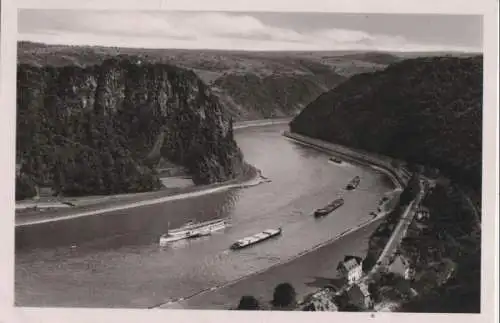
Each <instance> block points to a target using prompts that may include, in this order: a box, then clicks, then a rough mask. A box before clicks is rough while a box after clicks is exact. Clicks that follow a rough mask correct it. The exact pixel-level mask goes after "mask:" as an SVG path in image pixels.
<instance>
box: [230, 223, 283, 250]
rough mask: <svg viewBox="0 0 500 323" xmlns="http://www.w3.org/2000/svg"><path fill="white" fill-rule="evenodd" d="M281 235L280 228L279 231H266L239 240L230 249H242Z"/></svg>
mask: <svg viewBox="0 0 500 323" xmlns="http://www.w3.org/2000/svg"><path fill="white" fill-rule="evenodd" d="M279 235H281V228H279V229H268V230H265V231H262V232H260V233H257V234H254V235H253V236H250V237H246V238H243V239H240V240H238V241H236V242H235V243H233V244H232V245H231V249H233V250H236V249H243V248H246V247H249V246H251V245H254V244H256V243H259V242H262V241H265V240H267V239H271V238H273V237H276V236H279Z"/></svg>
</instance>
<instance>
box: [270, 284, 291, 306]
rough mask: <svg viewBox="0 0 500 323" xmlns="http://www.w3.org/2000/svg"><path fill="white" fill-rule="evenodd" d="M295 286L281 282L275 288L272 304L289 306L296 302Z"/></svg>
mask: <svg viewBox="0 0 500 323" xmlns="http://www.w3.org/2000/svg"><path fill="white" fill-rule="evenodd" d="M296 296H297V294H296V292H295V288H293V286H292V285H291V284H289V283H281V284H279V285H278V286H276V288H275V289H274V294H273V300H272V302H271V303H272V304H273V306H275V307H288V306H291V305H292V304H295V302H296Z"/></svg>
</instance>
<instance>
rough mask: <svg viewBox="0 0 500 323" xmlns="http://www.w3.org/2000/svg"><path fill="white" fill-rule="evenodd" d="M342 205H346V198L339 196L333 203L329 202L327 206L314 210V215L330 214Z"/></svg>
mask: <svg viewBox="0 0 500 323" xmlns="http://www.w3.org/2000/svg"><path fill="white" fill-rule="evenodd" d="M342 205H344V199H343V198H338V199H336V200H335V201H333V202H332V203H330V204H328V205H327V206H325V207H323V208H321V209H317V210H316V211H314V216H315V217H317V218H318V217H322V216H327V215H328V214H330V213H332V212H333V211H335V210H336V209H338V208H339V207H341V206H342Z"/></svg>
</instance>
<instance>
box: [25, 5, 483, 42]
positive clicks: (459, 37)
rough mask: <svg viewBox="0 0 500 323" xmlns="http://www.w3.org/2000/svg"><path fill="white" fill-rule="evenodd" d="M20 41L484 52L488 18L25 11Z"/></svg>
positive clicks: (335, 14)
mask: <svg viewBox="0 0 500 323" xmlns="http://www.w3.org/2000/svg"><path fill="white" fill-rule="evenodd" d="M18 40H28V41H35V42H43V43H47V44H68V45H99V46H116V47H139V48H183V49H226V50H300V51H302V50H303V51H314V50H387V51H467V52H481V51H482V18H481V16H473V15H470V16H468V15H429V14H426V15H416V14H366V15H363V14H340V13H265V12H261V13H259V12H247V13H245V12H208V11H205V12H194V11H187V12H186V11H182V12H181V11H116V10H100V11H98V10H54V9H23V10H20V11H19V16H18Z"/></svg>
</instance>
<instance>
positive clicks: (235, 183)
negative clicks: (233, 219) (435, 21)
mask: <svg viewBox="0 0 500 323" xmlns="http://www.w3.org/2000/svg"><path fill="white" fill-rule="evenodd" d="M250 167H252V171H251V173H250V174H248V175H252V176H249V178H246V176H245V175H243V176H241V177H243V178H239V179H238V178H236V179H232V180H229V181H227V182H224V183H215V184H208V185H203V186H198V187H194V191H188V192H181V193H174V194H171V195H164V194H165V193H163V194H162V191H155V192H146V193H135V194H134V193H131V194H132V195H131V197H138V195H137V194H145V195H146V194H148V193H149V195H150V198H147V197H145V198H142V199H140V200H138V201H126V200H125V201H123V200H122V201H113V202H116V203H117V205H109V204H108V205H107V206H105V205H100V204H94V205H88V206H87V207H89V208H92V207H99V208H98V209H96V210H92V209H91V210H85V207H81V208H78V207H76V208H72V207H69V210H70V211H73V212H74V213H73V212H72V213H71V214H57V211H56V212H54V211H53V210H50V211H46V212H40V211H38V212H36V214H30V215H26V214H17V215H16V222H18V223H16V224H15V227H16V228H18V227H26V226H31V225H37V224H44V223H50V222H56V221H64V220H71V219H76V218H81V217H85V216H96V215H101V214H104V213H109V212H113V211H119V210H126V209H131V208H136V207H141V206H147V205H154V204H160V203H164V202H169V201H176V200H182V199H186V198H191V197H196V196H202V195H209V194H213V193H217V192H223V191H227V190H230V189H238V188H248V187H252V186H257V185H260V184H263V183H268V182H269V181H270V180H269V179H267V178H266V177H264V176H263V175H262V173H261V171H260V170H259V169H257V168H255V167H253V166H250ZM252 173H253V174H252ZM154 193H156V194H158V195H160V196H158V197H151V195H153V194H154ZM156 194H154V195H156ZM139 197H141V196H139ZM104 203H105V202H104ZM66 210H68V208H64V211H66ZM51 211H52V213H53V214H52V215H53V216H50V215H49V216H45V217H43V216H44V215H46V214H47V213H49V212H51ZM26 217H31V218H34V219H28V220H25V221H23V219H22V218H26Z"/></svg>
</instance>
